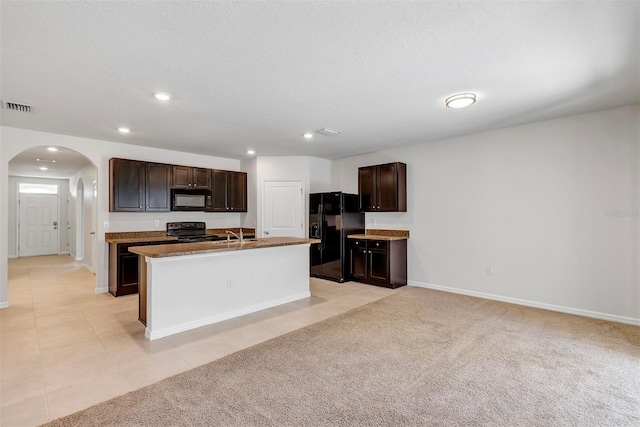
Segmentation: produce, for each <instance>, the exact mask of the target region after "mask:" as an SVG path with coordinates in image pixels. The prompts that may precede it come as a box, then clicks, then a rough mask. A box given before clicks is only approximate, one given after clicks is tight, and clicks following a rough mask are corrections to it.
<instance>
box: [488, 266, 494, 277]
mask: <svg viewBox="0 0 640 427" xmlns="http://www.w3.org/2000/svg"><path fill="white" fill-rule="evenodd" d="M487 276H493V267H487Z"/></svg>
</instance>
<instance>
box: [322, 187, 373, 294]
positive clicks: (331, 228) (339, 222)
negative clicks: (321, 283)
mask: <svg viewBox="0 0 640 427" xmlns="http://www.w3.org/2000/svg"><path fill="white" fill-rule="evenodd" d="M358 203H359V201H358V195H357V194H346V193H342V192H339V191H334V192H331V193H313V194H310V195H309V237H310V238H312V239H320V240H321V242H320V243H317V244H313V245H311V276H313V277H321V278H323V279H329V280H333V281H336V282H340V283H342V282H344V281H345V280H348V278H349V250H348V245H347V236H348V235H349V234H362V233H364V230H365V227H364V212H359V206H358Z"/></svg>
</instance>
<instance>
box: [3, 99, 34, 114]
mask: <svg viewBox="0 0 640 427" xmlns="http://www.w3.org/2000/svg"><path fill="white" fill-rule="evenodd" d="M2 108H4V109H5V110H13V111H19V112H21V113H30V112H31V105H26V104H18V103H17V102H6V101H2Z"/></svg>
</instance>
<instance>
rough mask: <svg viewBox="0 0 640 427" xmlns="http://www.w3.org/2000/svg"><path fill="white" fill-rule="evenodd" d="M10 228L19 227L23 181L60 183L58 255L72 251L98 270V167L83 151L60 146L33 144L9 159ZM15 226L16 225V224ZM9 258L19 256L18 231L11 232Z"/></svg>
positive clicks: (70, 253)
mask: <svg viewBox="0 0 640 427" xmlns="http://www.w3.org/2000/svg"><path fill="white" fill-rule="evenodd" d="M8 175H9V204H8V205H9V206H8V208H9V215H8V216H9V225H10V227H9V229H10V230H12V229H16V230H18V227H17V224H18V223H19V212H17V209H16V207H17V206H18V203H17V201H18V198H19V194H20V193H19V191H18V188H19V187H20V185H21V184H24V183H41V184H44V183H50V184H55V185H57V188H58V189H59V190H58V193H57V195H58V199H59V200H58V211H57V214H58V215H57V221H56V222H57V224H56V230H57V237H58V238H59V243H58V248H57V254H67V253H68V254H69V255H71V256H72V257H73V258H74V259H75V260H76V261H78V262H79V263H80V264H81V265H82V266H83V267H85V268H86V269H88V270H90V271H91V272H95V269H96V266H95V262H96V257H95V255H94V248H92V246H93V239H92V238H91V235H90V233H91V231H92V230H95V229H96V224H95V222H96V216H95V215H94V213H95V212H97V206H96V204H97V184H96V183H97V175H98V171H97V168H96V166H95V165H94V164H93V163H92V162H91V161H90V160H89V159H88V158H87V157H86V156H85V155H84V154H82V153H79V152H77V151H74V150H71V149H68V148H65V147H60V146H55V147H51V146H37V147H32V148H29V149H27V150H24V151H22V152H21V153H19V154H17V155H16V156H14V157H13V158H12V159H11V160H10V161H9V162H8ZM14 224H15V225H16V227H13V225H14ZM8 234H9V235H8V238H9V244H8V247H9V254H8V257H9V258H13V257H17V256H20V252H19V251H18V250H17V249H18V247H19V238H20V236H18V232H17V231H15V232H11V231H10V232H9V233H8Z"/></svg>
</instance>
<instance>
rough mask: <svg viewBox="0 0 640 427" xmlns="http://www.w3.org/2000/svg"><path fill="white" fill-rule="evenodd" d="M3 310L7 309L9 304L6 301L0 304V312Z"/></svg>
mask: <svg viewBox="0 0 640 427" xmlns="http://www.w3.org/2000/svg"><path fill="white" fill-rule="evenodd" d="M3 308H9V302H8V301H3V302H0V310H2V309H3Z"/></svg>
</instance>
